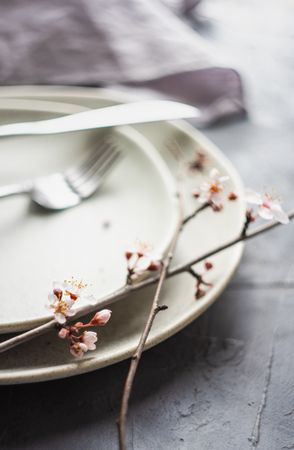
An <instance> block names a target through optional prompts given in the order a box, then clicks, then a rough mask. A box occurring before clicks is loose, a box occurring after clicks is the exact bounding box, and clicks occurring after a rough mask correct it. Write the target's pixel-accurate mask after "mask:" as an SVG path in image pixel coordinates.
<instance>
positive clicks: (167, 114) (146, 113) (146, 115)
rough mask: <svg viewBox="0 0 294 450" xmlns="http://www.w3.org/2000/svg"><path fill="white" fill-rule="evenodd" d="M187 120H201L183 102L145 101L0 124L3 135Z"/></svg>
mask: <svg viewBox="0 0 294 450" xmlns="http://www.w3.org/2000/svg"><path fill="white" fill-rule="evenodd" d="M188 118H196V119H197V118H198V119H200V112H199V110H198V109H197V108H194V107H193V106H190V105H186V104H184V103H178V102H172V101H167V100H146V101H141V102H134V103H126V104H122V105H115V106H108V107H106V108H100V109H92V110H89V111H83V112H80V113H76V114H71V115H68V116H63V117H58V118H56V119H49V120H40V121H37V122H23V123H12V124H8V125H1V126H0V136H17V135H26V134H30V135H32V134H56V133H67V132H69V131H82V130H91V129H95V128H106V127H113V126H117V125H130V124H136V123H146V122H158V121H161V120H173V119H188Z"/></svg>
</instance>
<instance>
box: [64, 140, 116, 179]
mask: <svg viewBox="0 0 294 450" xmlns="http://www.w3.org/2000/svg"><path fill="white" fill-rule="evenodd" d="M106 149H107V143H106V142H102V143H101V142H100V143H99V145H95V146H93V147H92V149H91V150H89V151H88V152H87V154H86V155H85V156H84V158H83V159H82V160H81V161H80V163H79V164H78V165H76V166H74V167H71V168H70V169H68V170H67V171H66V172H65V177H66V178H67V179H68V180H70V182H74V180H76V179H78V178H79V177H80V176H81V175H83V174H84V173H85V172H86V171H87V170H88V169H89V167H91V166H92V165H93V164H94V163H95V161H96V160H97V158H99V156H100V155H101V156H102V155H103V154H104V152H105V150H106Z"/></svg>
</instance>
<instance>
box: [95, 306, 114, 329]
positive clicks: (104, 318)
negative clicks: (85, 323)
mask: <svg viewBox="0 0 294 450" xmlns="http://www.w3.org/2000/svg"><path fill="white" fill-rule="evenodd" d="M110 317H111V311H110V309H102V311H98V312H97V313H96V314H95V316H94V317H93V319H91V321H90V324H91V325H97V326H99V327H103V326H104V325H106V324H107V322H108V321H109V319H110Z"/></svg>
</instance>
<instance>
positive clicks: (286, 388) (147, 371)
mask: <svg viewBox="0 0 294 450" xmlns="http://www.w3.org/2000/svg"><path fill="white" fill-rule="evenodd" d="M201 11H202V14H203V15H205V16H206V19H205V20H204V19H203V20H199V19H197V23H195V24H194V26H196V27H197V29H198V30H199V31H200V32H201V34H203V35H204V36H205V37H206V38H208V39H209V40H210V41H211V42H212V43H213V44H214V45H215V46H216V48H217V49H218V51H219V53H220V54H224V55H226V57H227V60H228V61H229V63H230V64H232V65H234V66H235V67H236V68H238V69H239V70H240V71H241V73H242V74H243V78H244V82H245V87H246V91H247V92H246V94H247V98H248V106H249V110H250V116H249V119H248V120H246V121H245V120H243V121H238V122H237V121H236V122H234V123H232V122H230V123H227V124H222V125H221V126H218V127H214V128H212V129H210V130H208V131H206V134H207V135H208V136H209V137H210V138H211V139H212V140H213V141H214V142H216V144H217V145H218V146H219V147H220V148H221V149H222V150H223V151H224V152H225V153H226V154H227V155H228V156H229V157H230V158H231V160H232V161H233V163H234V164H235V166H236V167H237V169H238V170H239V171H240V173H241V175H242V176H243V178H244V180H245V181H246V184H248V185H250V186H252V187H255V188H262V187H264V186H266V187H269V188H271V187H276V188H277V189H278V190H279V192H280V193H281V195H282V196H283V197H284V198H285V200H286V203H288V206H292V207H293V206H294V204H293V201H294V200H293V198H292V197H293V196H292V195H291V193H292V192H293V185H294V178H293V168H294V149H293V142H294V130H293V115H294V96H293V81H294V80H293V67H294V57H293V34H294V32H293V30H294V28H293V18H294V2H293V1H292V0H291V1H290V0H284V1H283V2H277V1H276V0H247V1H246V2H244V1H243V0H206V1H205V2H204V3H203V6H201ZM292 248H293V225H289V226H288V227H285V228H284V229H281V228H279V229H277V230H275V231H273V232H271V233H270V234H267V235H265V236H263V237H261V238H259V239H257V240H254V241H251V242H250V243H248V244H247V246H246V250H245V255H244V258H243V262H242V264H241V266H240V268H239V271H238V273H237V274H236V276H235V278H234V279H233V281H232V283H231V284H230V286H229V287H228V288H227V290H226V292H225V293H224V294H223V295H222V297H221V298H220V299H219V301H218V302H217V303H216V304H215V305H214V306H213V307H212V308H210V310H208V311H207V312H206V313H205V314H204V315H203V316H202V317H201V318H200V319H198V320H197V321H196V322H195V323H193V324H192V325H190V326H189V327H187V328H186V329H185V330H183V331H182V332H180V333H178V334H177V335H176V336H174V337H172V338H170V339H169V340H168V341H166V342H164V343H162V344H160V345H159V346H157V347H156V348H154V349H152V350H150V351H148V352H146V353H145V355H144V358H143V360H142V364H141V367H140V371H139V374H138V377H137V380H136V387H135V391H134V395H133V397H132V404H131V409H130V414H129V422H128V425H129V428H128V442H129V448H130V449H136V450H145V449H148V450H166V449H168V448H169V449H172V450H178V449H179V450H181V449H186V450H198V449H199V450H208V449H209V450H222V449H223V450H239V449H240V450H244V449H245V450H246V449H252V448H257V449H258V450H282V449H283V450H285V449H294V390H293V387H294V379H293V373H294V361H293V347H294V333H293V322H294V299H293V288H294V259H293V250H292ZM127 369H128V362H124V363H121V364H117V365H115V366H113V367H109V368H107V369H103V370H101V371H97V372H94V373H91V374H87V375H83V376H79V377H76V378H72V379H68V380H61V381H55V382H50V383H43V384H36V385H31V386H16V387H3V388H1V389H0V392H1V415H0V417H1V418H0V448H1V449H3V450H8V449H21V450H27V449H33V450H37V449H38V450H49V449H50V450H51V449H53V448H54V449H55V450H61V449H62V450H65V449H69V448H71V449H73V450H75V449H81V448H85V449H87V450H92V449H99V450H100V449H101V450H112V449H116V445H117V444H116V428H115V417H116V413H117V409H118V404H119V398H120V394H121V389H122V383H123V380H124V377H125V374H126V371H127Z"/></svg>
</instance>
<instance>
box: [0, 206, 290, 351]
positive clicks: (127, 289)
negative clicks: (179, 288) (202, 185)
mask: <svg viewBox="0 0 294 450" xmlns="http://www.w3.org/2000/svg"><path fill="white" fill-rule="evenodd" d="M288 216H289V219H290V220H293V218H294V210H291V211H290V212H289V213H288ZM280 225H281V224H280V223H279V222H277V221H273V222H269V223H266V224H264V225H260V226H258V227H255V229H253V230H251V231H248V232H247V234H246V235H245V236H241V235H239V236H238V237H237V238H234V239H232V240H230V241H228V242H227V243H225V244H223V245H221V246H219V247H216V248H215V249H213V250H211V251H209V252H207V253H205V254H203V255H201V256H199V257H197V258H195V259H193V260H190V261H189V262H188V263H184V264H180V265H178V266H176V267H174V268H172V269H169V270H168V273H167V278H171V277H174V276H175V275H178V274H180V273H184V272H187V271H189V269H190V267H192V266H193V265H194V264H197V263H199V262H201V261H204V260H205V259H207V258H210V257H211V256H213V255H216V254H217V253H220V252H222V251H224V250H226V249H228V248H230V247H233V246H234V245H235V244H238V243H239V242H242V241H247V240H249V239H252V238H254V237H256V236H259V235H260V234H263V233H265V232H267V231H270V230H272V229H273V228H276V227H277V226H280ZM158 281H159V276H158V275H155V276H153V277H150V278H148V279H147V280H145V281H142V282H141V283H138V284H135V285H132V286H130V285H127V286H124V287H122V288H121V289H118V290H117V291H115V292H113V293H112V294H110V295H107V296H106V297H104V298H103V299H102V300H101V301H99V305H88V306H84V307H81V308H79V309H78V310H77V312H76V314H75V319H77V318H79V317H82V316H84V315H86V314H88V313H91V312H93V311H97V308H98V307H99V309H102V308H104V307H106V306H109V305H111V304H113V303H115V302H117V301H118V300H121V299H123V298H125V297H127V296H128V295H129V294H130V293H132V292H136V291H139V290H141V289H143V288H145V287H147V286H151V285H153V284H155V283H157V282H158ZM56 326H57V322H56V321H55V320H50V321H49V322H47V323H45V324H43V325H40V326H38V327H36V328H33V329H32V330H30V331H26V332H24V333H21V334H19V335H17V336H15V337H13V338H10V339H6V340H5V341H3V342H1V343H0V353H2V352H5V351H7V350H9V349H11V348H13V347H16V346H17V345H20V344H23V343H25V342H27V341H29V340H31V339H33V338H35V337H38V336H41V335H42V334H45V333H47V332H48V331H50V330H52V329H54V328H55V327H56Z"/></svg>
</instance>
